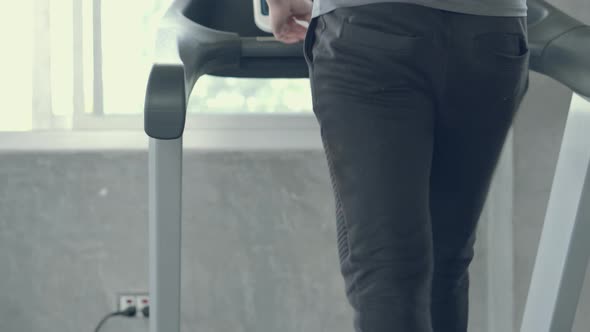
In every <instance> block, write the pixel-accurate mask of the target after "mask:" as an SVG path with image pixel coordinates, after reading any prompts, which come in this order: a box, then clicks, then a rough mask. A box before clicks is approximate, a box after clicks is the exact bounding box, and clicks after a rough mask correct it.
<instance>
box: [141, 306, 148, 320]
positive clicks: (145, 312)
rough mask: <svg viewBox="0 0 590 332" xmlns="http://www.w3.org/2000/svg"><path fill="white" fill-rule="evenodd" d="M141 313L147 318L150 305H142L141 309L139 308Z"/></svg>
mask: <svg viewBox="0 0 590 332" xmlns="http://www.w3.org/2000/svg"><path fill="white" fill-rule="evenodd" d="M141 313H142V314H143V317H145V318H149V317H150V306H149V305H146V306H145V307H143V309H141Z"/></svg>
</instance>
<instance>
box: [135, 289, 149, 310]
mask: <svg viewBox="0 0 590 332" xmlns="http://www.w3.org/2000/svg"><path fill="white" fill-rule="evenodd" d="M136 302H137V315H138V316H143V313H142V312H141V311H142V310H143V308H145V307H148V306H149V305H150V296H149V294H147V293H145V294H139V295H137V297H136Z"/></svg>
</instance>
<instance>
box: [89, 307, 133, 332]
mask: <svg viewBox="0 0 590 332" xmlns="http://www.w3.org/2000/svg"><path fill="white" fill-rule="evenodd" d="M136 313H137V308H135V307H134V306H132V307H129V308H127V309H125V310H123V311H116V312H111V313H110V314H108V315H106V316H104V317H103V319H101V320H100V322H99V323H98V325H96V328H95V329H94V332H98V331H100V329H101V328H102V326H103V325H104V324H105V323H106V322H107V320H109V319H110V318H113V317H116V316H125V317H133V316H135V314H136Z"/></svg>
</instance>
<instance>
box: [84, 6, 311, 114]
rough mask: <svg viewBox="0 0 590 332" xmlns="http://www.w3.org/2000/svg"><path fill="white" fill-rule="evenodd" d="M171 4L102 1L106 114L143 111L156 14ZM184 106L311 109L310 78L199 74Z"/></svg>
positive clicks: (208, 109)
mask: <svg viewBox="0 0 590 332" xmlns="http://www.w3.org/2000/svg"><path fill="white" fill-rule="evenodd" d="M170 3H171V1H170V0H151V1H146V0H127V1H124V2H121V1H117V0H102V13H101V15H102V49H103V52H102V55H103V64H102V69H103V70H102V73H103V82H104V113H105V114H137V113H141V112H142V111H143V102H144V94H145V83H146V82H147V78H148V75H149V71H150V68H151V65H152V63H151V61H152V51H153V45H154V37H155V35H156V31H157V28H158V24H159V19H160V17H161V15H162V14H164V12H165V10H166V9H167V8H168V6H169V5H170ZM88 20H89V19H86V21H88ZM86 111H87V112H92V110H89V109H87V110H86ZM188 111H189V112H190V113H224V114H228V113H233V114H235V113H276V112H281V113H289V112H290V113H292V112H310V111H311V93H310V91H309V82H308V80H306V79H303V80H286V79H278V80H261V79H238V78H220V77H213V76H205V77H202V78H201V79H199V81H198V82H197V84H196V86H195V89H194V90H193V94H192V96H191V100H190V102H189V105H188Z"/></svg>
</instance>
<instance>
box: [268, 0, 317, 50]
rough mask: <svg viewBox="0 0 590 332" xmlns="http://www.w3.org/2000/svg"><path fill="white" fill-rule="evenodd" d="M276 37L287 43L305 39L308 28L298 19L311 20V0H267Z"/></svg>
mask: <svg viewBox="0 0 590 332" xmlns="http://www.w3.org/2000/svg"><path fill="white" fill-rule="evenodd" d="M267 2H268V7H269V10H270V22H271V27H272V31H273V34H274V36H275V38H276V39H277V40H279V41H281V42H283V43H286V44H293V43H297V42H299V41H302V40H303V39H305V33H306V32H307V28H306V27H304V26H303V25H301V24H300V23H299V22H297V21H305V22H309V21H310V20H311V9H312V2H311V0H267Z"/></svg>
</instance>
